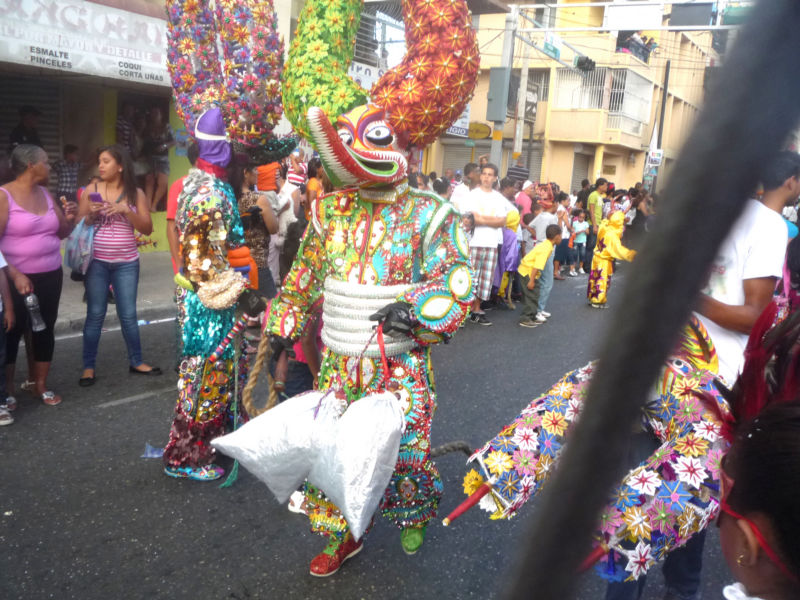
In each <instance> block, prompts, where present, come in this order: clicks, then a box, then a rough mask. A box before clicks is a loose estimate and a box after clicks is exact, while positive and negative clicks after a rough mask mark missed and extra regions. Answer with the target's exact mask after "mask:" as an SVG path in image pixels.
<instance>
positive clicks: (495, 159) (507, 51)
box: [489, 6, 517, 169]
mask: <svg viewBox="0 0 800 600" xmlns="http://www.w3.org/2000/svg"><path fill="white" fill-rule="evenodd" d="M516 29H517V7H516V6H512V7H511V11H509V13H508V14H507V15H506V28H505V33H504V34H503V55H502V57H501V60H502V63H501V65H500V68H501V69H503V76H502V78H500V79H501V80H500V82H499V83H500V85H501V86H502V88H501V89H500V90H498V92H499V97H500V98H503V99H505V100H504V101H503V102H502V108H503V109H504V110H503V111H502V114H503V119H502V120H500V114H497V115H495V118H494V120H493V127H492V148H491V151H490V154H489V162H491V163H494V164H495V165H497V168H498V169H500V168H501V167H502V165H501V163H502V162H503V128H504V127H505V124H506V121H505V114H506V112H507V109H506V107H507V104H508V101H507V98H508V87H509V85H510V84H511V68H512V66H513V65H514V35H515V31H516ZM499 108H500V107H498V109H499Z"/></svg>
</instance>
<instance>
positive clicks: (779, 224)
mask: <svg viewBox="0 0 800 600" xmlns="http://www.w3.org/2000/svg"><path fill="white" fill-rule="evenodd" d="M788 238H789V235H788V232H787V230H786V225H784V223H783V219H782V218H781V216H780V215H779V214H778V213H776V212H775V211H774V210H771V209H769V208H767V207H766V206H764V205H763V204H762V203H761V202H759V201H758V200H748V201H747V205H746V206H745V209H744V212H743V213H742V215H741V216H740V217H739V220H738V221H736V224H735V225H734V226H733V229H732V230H731V232H730V233H729V234H728V237H727V238H726V239H725V241H724V242H723V243H722V246H720V249H719V250H718V251H717V257H716V258H715V259H714V262H713V263H712V264H711V274H710V275H709V278H708V283H707V284H706V287H705V288H704V289H703V293H704V294H706V295H708V296H711V297H712V298H714V300H718V301H720V302H724V303H725V304H730V305H733V306H742V305H743V304H744V281H745V280H746V279H758V278H760V277H776V278H779V277H781V274H782V273H783V260H784V256H785V254H786V244H787V243H788ZM697 316H698V317H699V319H700V320H701V321H702V322H703V325H705V326H706V329H707V330H708V333H709V335H710V336H711V340H712V341H713V342H714V346H716V348H717V355H718V356H719V374H720V375H722V377H723V378H724V379H725V382H726V383H728V384H729V385H733V383H734V382H735V381H736V377H737V376H738V374H739V372H740V371H741V369H742V366H743V364H744V349H745V346H746V345H747V337H748V336H747V335H746V334H744V333H739V332H737V331H731V330H730V329H725V328H723V327H721V326H719V325H717V324H716V323H714V322H713V321H711V320H710V319H708V318H706V317H703V316H702V315H697Z"/></svg>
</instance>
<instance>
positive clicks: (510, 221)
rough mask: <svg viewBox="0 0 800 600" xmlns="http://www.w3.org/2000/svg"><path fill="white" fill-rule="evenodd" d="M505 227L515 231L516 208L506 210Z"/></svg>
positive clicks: (517, 220) (516, 225) (517, 212)
mask: <svg viewBox="0 0 800 600" xmlns="http://www.w3.org/2000/svg"><path fill="white" fill-rule="evenodd" d="M506 227H508V228H509V229H510V230H511V231H516V230H517V227H519V211H518V210H517V209H514V210H510V211H508V214H507V215H506Z"/></svg>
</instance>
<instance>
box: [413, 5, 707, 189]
mask: <svg viewBox="0 0 800 600" xmlns="http://www.w3.org/2000/svg"><path fill="white" fill-rule="evenodd" d="M558 4H559V8H558V9H557V10H553V11H552V12H551V13H550V14H546V13H545V11H543V10H539V11H532V10H531V11H528V12H527V14H525V15H524V16H523V15H520V17H519V20H518V22H517V25H518V27H519V28H520V29H524V28H527V29H530V28H533V27H534V25H533V23H534V22H535V23H537V24H543V23H544V22H547V23H550V24H551V26H554V27H570V28H573V27H603V26H604V23H607V19H608V15H606V14H605V9H604V7H572V8H571V7H570V6H569V5H570V4H571V2H570V1H569V0H561V1H560V2H559V3H558ZM562 5H563V6H562ZM660 10H662V11H663V8H662V9H660ZM505 18H506V15H505V14H486V15H480V16H477V17H476V18H475V20H476V24H477V29H478V34H479V43H480V48H481V70H482V74H481V78H480V80H479V83H478V88H477V90H476V93H475V98H474V100H473V102H472V104H471V106H470V115H471V120H472V121H483V122H484V123H486V124H487V125H491V123H489V122H487V121H485V120H483V119H484V118H485V115H486V106H487V97H488V95H489V79H490V69H491V68H492V67H500V66H501V65H502V64H503V57H502V51H503V36H504V28H505ZM665 22H668V21H666V20H665ZM632 34H637V35H636V36H635V37H636V39H637V40H638V39H642V38H644V39H648V40H649V38H653V42H652V43H651V44H650V45H649V46H647V45H645V44H643V43H642V44H639V43H638V41H634V40H633V39H631V37H630V36H631V35H632ZM528 35H529V37H530V38H531V39H532V41H533V42H534V43H535V44H536V45H537V46H538V47H539V48H540V49H534V48H531V49H530V59H529V61H528V66H529V86H528V96H529V98H535V99H536V104H537V109H536V117H535V122H534V123H533V124H532V126H531V125H530V124H526V126H525V127H523V129H522V131H523V135H524V140H523V143H522V153H521V156H520V157H519V158H520V159H521V160H522V164H524V165H529V168H530V172H531V178H532V179H534V180H541V181H555V182H557V183H559V185H561V186H562V188H564V189H569V190H571V191H572V190H576V189H578V188H579V187H580V182H581V180H582V179H584V178H585V179H589V180H591V181H594V180H595V179H596V178H598V177H605V178H606V179H608V180H610V181H613V182H615V183H616V185H617V186H618V187H620V186H622V187H629V186H632V185H633V184H634V183H636V182H637V181H642V180H643V178H646V176H647V175H648V172H647V171H646V167H647V165H646V162H647V161H646V159H647V154H648V150H649V149H651V148H653V149H655V148H656V140H657V138H658V132H657V129H656V126H657V123H658V122H659V116H660V111H661V105H662V96H663V89H664V80H665V72H666V65H667V61H669V62H670V77H669V84H668V90H667V92H668V93H667V97H666V103H665V114H664V131H663V133H662V143H661V150H662V151H663V165H662V167H661V169H660V171H659V172H658V175H659V181H661V182H663V181H664V179H665V177H667V176H668V175H669V171H670V168H671V166H672V164H673V163H674V159H675V157H676V156H677V153H678V151H679V150H680V148H681V146H682V144H683V141H684V140H685V138H686V136H687V134H688V132H689V131H690V128H691V127H692V124H693V123H694V121H695V119H696V117H697V115H698V113H699V110H700V107H701V105H702V100H703V97H704V89H705V83H706V82H705V74H706V70H707V67H709V66H713V65H714V64H716V62H717V61H718V60H719V57H718V55H717V53H716V51H715V50H714V49H713V47H712V34H711V33H710V32H697V31H692V32H664V31H661V32H659V31H653V32H648V31H647V30H646V29H645V30H644V31H642V32H640V33H637V32H635V31H622V30H608V31H600V32H570V33H561V34H559V35H557V36H547V39H546V36H545V34H544V33H536V32H533V33H529V34H528ZM543 50H544V51H547V52H548V54H545V52H544V51H543ZM523 56H524V52H523V42H522V41H521V40H519V39H518V40H517V41H516V43H515V47H514V60H513V68H514V71H513V73H514V74H516V73H519V70H520V69H521V67H522V62H523ZM554 56H558V60H556V59H555V58H554ZM580 56H586V57H588V58H590V59H591V60H592V61H594V63H595V67H594V69H593V70H590V71H581V70H578V69H577V68H575V67H573V66H572V65H573V64H574V61H575V59H576V58H577V57H580ZM512 81H516V82H518V81H519V80H518V78H517V79H515V78H514V77H513V76H512ZM516 85H519V84H518V83H516ZM532 89H533V90H535V94H534V95H532V92H531V90H532ZM512 95H513V90H512ZM515 129H516V128H515V119H514V113H513V107H512V108H510V110H509V118H508V119H507V121H506V124H505V128H504V130H503V153H502V164H501V165H499V166H500V170H501V173H503V174H504V173H505V172H506V171H507V169H508V167H510V166H511V165H513V164H514V162H515V156H514V153H513V140H514V134H515ZM473 144H474V145H473ZM490 145H491V141H490V140H489V139H483V140H464V139H457V138H454V137H445V138H443V139H442V140H441V141H440V142H439V143H438V144H437V145H435V146H434V147H432V148H431V149H430V152H429V153H428V156H427V158H428V165H426V166H427V169H428V170H431V169H432V170H436V171H440V170H441V169H445V168H460V167H463V164H464V163H465V162H467V161H468V160H469V159H477V157H478V156H480V155H481V154H485V153H488V152H489V148H490ZM529 157H530V158H529ZM659 187H661V184H659Z"/></svg>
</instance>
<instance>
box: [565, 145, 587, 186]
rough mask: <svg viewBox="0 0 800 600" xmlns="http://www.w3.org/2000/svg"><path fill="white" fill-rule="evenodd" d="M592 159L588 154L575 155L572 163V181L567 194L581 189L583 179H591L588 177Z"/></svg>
mask: <svg viewBox="0 0 800 600" xmlns="http://www.w3.org/2000/svg"><path fill="white" fill-rule="evenodd" d="M591 163H592V157H591V156H589V155H588V154H579V153H577V152H576V153H575V158H574V159H573V161H572V181H570V184H569V186H570V187H569V190H566V191H567V192H568V193H570V194H571V193H572V192H573V191H575V190H579V189H581V181H583V180H584V179H591V177H589V169H590V168H591Z"/></svg>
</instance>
